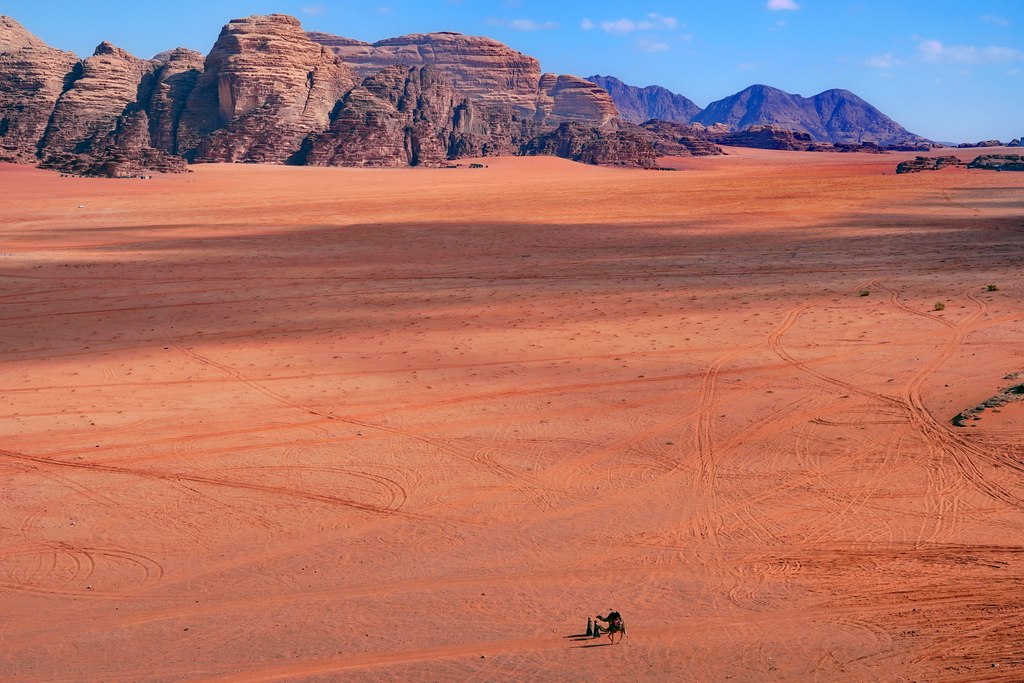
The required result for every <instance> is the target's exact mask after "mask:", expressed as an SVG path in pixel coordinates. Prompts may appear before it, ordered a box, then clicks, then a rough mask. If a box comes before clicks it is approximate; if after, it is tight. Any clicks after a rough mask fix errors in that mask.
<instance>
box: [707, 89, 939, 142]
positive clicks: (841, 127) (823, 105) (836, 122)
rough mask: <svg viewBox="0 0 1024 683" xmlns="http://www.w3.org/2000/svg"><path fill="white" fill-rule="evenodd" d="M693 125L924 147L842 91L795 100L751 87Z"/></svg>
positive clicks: (711, 106)
mask: <svg viewBox="0 0 1024 683" xmlns="http://www.w3.org/2000/svg"><path fill="white" fill-rule="evenodd" d="M694 121H695V122H697V123H701V124H704V125H712V124H715V123H721V124H725V125H727V126H729V128H731V129H732V130H734V131H741V130H744V129H747V128H750V127H751V126H761V125H771V126H775V127H778V128H782V129H786V130H794V131H799V132H803V133H807V134H808V135H810V136H811V139H812V140H813V141H815V142H839V143H858V144H859V143H861V142H865V141H870V142H875V143H877V144H880V145H894V144H901V143H908V142H912V143H925V142H927V140H925V139H924V138H922V137H920V136H918V135H914V134H913V133H911V132H910V131H908V130H906V129H905V128H903V127H902V126H900V125H899V124H898V123H896V122H895V121H893V120H892V119H890V118H889V117H888V116H886V115H885V114H883V113H882V112H880V111H878V109H876V108H875V107H873V106H871V105H870V104H868V103H867V102H865V101H864V100H862V99H861V98H859V97H857V96H856V95H854V94H853V93H852V92H850V91H848V90H826V91H825V92H822V93H819V94H817V95H815V96H814V97H801V96H800V95H792V94H790V93H787V92H783V91H782V90H779V89H777V88H771V87H768V86H766V85H752V86H750V87H749V88H747V89H745V90H743V91H741V92H739V93H737V94H735V95H732V96H730V97H727V98H725V99H722V100H718V101H716V102H712V103H711V104H709V105H708V106H707V108H706V109H704V111H702V112H701V113H700V114H698V115H697V116H696V117H694Z"/></svg>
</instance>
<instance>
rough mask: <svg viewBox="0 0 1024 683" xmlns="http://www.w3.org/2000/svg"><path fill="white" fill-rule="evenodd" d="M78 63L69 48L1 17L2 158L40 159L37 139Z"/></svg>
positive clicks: (21, 160)
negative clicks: (47, 41)
mask: <svg viewBox="0 0 1024 683" xmlns="http://www.w3.org/2000/svg"><path fill="white" fill-rule="evenodd" d="M77 63H78V58H77V57H76V56H75V55H73V54H71V53H70V52H63V51H61V50H56V49H54V48H52V47H48V46H47V45H46V44H45V43H44V42H43V41H41V40H39V39H38V38H37V37H35V36H34V35H32V34H31V33H29V32H28V31H26V30H25V29H24V28H23V27H22V26H21V24H19V23H18V22H16V21H15V20H13V19H11V18H9V17H0V161H14V162H18V163H36V162H37V161H38V157H37V152H38V145H39V141H40V139H42V137H43V134H44V133H45V132H46V125H47V123H48V122H49V120H50V114H51V112H53V107H54V105H55V104H56V103H57V98H59V97H60V94H61V93H62V92H63V91H64V88H65V86H66V84H67V77H68V75H69V74H70V73H71V71H72V68H73V67H74V65H75V64H77Z"/></svg>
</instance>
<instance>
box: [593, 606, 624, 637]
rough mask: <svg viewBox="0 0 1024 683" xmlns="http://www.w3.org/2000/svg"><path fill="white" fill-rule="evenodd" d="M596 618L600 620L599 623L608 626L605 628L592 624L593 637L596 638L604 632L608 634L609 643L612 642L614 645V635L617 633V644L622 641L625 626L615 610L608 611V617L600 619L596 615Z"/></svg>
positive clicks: (600, 617)
mask: <svg viewBox="0 0 1024 683" xmlns="http://www.w3.org/2000/svg"><path fill="white" fill-rule="evenodd" d="M597 618H598V619H600V620H601V621H603V622H605V623H606V624H608V625H607V626H601V625H600V624H598V623H597V622H595V623H594V635H595V636H598V635H600V633H601V631H605V632H607V633H608V640H610V641H612V643H614V642H615V634H616V633H618V634H619V642H620V643H621V642H622V639H623V638H624V637H625V635H626V624H625V623H624V622H623V621H622V615H621V614H619V613H618V612H616V611H615V610H608V616H606V617H602V616H601V615H600V614H598V615H597Z"/></svg>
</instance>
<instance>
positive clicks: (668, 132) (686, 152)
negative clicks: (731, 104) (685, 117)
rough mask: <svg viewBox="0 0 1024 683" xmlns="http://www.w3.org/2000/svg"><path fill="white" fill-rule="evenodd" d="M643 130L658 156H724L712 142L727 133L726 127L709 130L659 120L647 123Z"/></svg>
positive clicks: (720, 149)
mask: <svg viewBox="0 0 1024 683" xmlns="http://www.w3.org/2000/svg"><path fill="white" fill-rule="evenodd" d="M641 128H642V129H643V130H645V131H647V133H648V134H649V136H650V140H651V146H652V147H653V148H654V152H655V153H656V154H657V155H658V156H675V157H689V156H713V155H716V154H723V153H724V152H723V151H722V148H721V147H719V146H718V145H716V144H715V143H714V142H713V141H712V140H713V138H714V136H715V135H716V134H721V133H723V132H725V133H727V132H728V129H727V128H725V127H724V126H721V127H712V128H707V127H705V126H702V125H700V124H682V123H670V122H668V121H659V120H657V119H654V120H650V121H647V122H645V123H644V124H643V125H642V126H641Z"/></svg>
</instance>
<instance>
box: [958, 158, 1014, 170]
mask: <svg viewBox="0 0 1024 683" xmlns="http://www.w3.org/2000/svg"><path fill="white" fill-rule="evenodd" d="M967 168H981V169H985V170H988V171H1024V155H1020V154H983V155H981V156H980V157H977V158H975V159H974V161H972V162H971V163H969V164H967Z"/></svg>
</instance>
